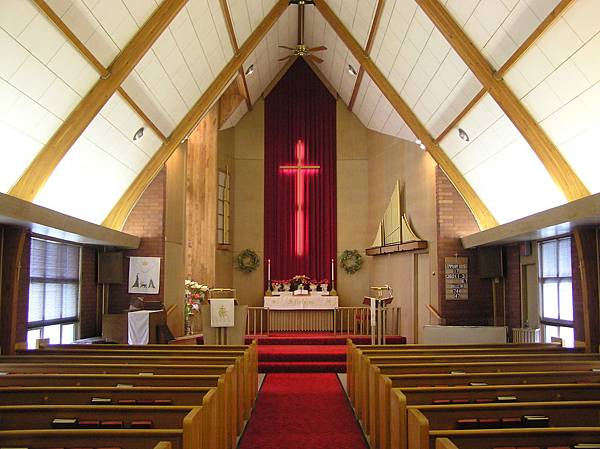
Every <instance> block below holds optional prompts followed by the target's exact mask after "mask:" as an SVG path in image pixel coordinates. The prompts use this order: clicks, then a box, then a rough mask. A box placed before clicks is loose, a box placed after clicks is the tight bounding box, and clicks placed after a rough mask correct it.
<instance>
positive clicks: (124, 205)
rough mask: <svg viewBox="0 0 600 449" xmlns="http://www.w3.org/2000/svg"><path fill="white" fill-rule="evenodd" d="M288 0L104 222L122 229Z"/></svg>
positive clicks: (254, 35)
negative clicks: (175, 152) (137, 202)
mask: <svg viewBox="0 0 600 449" xmlns="http://www.w3.org/2000/svg"><path fill="white" fill-rule="evenodd" d="M287 6H288V3H287V1H286V0H278V1H277V3H275V5H274V6H273V8H272V9H271V11H270V12H269V13H268V14H267V15H266V16H265V18H264V19H263V21H262V22H261V23H260V24H259V25H258V27H257V28H256V29H255V30H254V31H253V32H252V34H251V35H250V36H249V37H248V39H246V42H244V44H243V45H242V46H241V47H240V51H239V52H238V53H236V54H235V55H234V56H233V58H232V59H231V61H229V62H228V63H227V65H226V66H225V67H224V68H223V69H222V70H221V73H219V75H218V76H217V78H216V79H215V80H214V81H213V82H212V83H211V85H210V86H209V87H208V88H207V89H206V91H205V92H204V93H203V94H202V96H201V97H200V99H198V101H197V102H196V103H195V104H194V106H193V107H192V108H191V109H190V110H189V111H188V113H187V114H186V115H185V117H184V118H183V119H182V120H181V122H179V124H178V125H177V126H176V127H175V129H174V130H173V132H172V133H171V135H170V136H169V137H168V138H167V140H166V141H165V143H163V145H162V146H161V147H160V148H159V150H158V151H157V152H156V154H155V155H154V156H153V157H152V159H150V161H149V162H148V164H146V167H144V169H143V170H142V171H141V172H140V173H139V174H138V176H137V177H136V178H135V180H134V181H133V183H132V184H131V185H130V186H129V188H128V189H127V191H126V192H125V193H124V194H123V196H122V197H121V199H120V200H119V201H118V202H117V204H115V206H114V207H113V208H112V210H111V211H110V213H109V214H108V216H107V217H106V218H105V220H104V221H103V223H102V224H103V225H104V226H107V227H109V228H113V229H121V228H122V227H123V224H124V223H125V220H126V219H127V216H128V215H129V211H130V210H131V208H132V207H133V206H134V205H135V203H136V201H137V200H138V198H139V197H140V196H141V194H142V193H143V192H144V190H145V189H146V187H147V186H148V185H149V184H150V183H151V182H152V180H153V179H154V177H155V176H156V174H157V173H158V172H159V171H160V170H161V168H162V167H163V166H164V164H165V162H166V161H167V160H168V159H169V157H170V156H171V154H172V153H173V151H175V149H176V148H177V146H178V145H179V144H180V143H181V141H183V140H184V139H185V138H186V137H187V136H188V135H189V134H190V133H191V132H192V131H193V130H194V128H195V127H196V125H197V124H198V122H199V121H200V120H201V119H202V117H204V115H205V114H206V113H207V112H208V111H209V110H210V108H211V107H212V106H213V105H214V104H215V102H216V101H217V100H218V99H219V97H220V96H221V94H222V93H223V91H224V90H225V89H226V88H227V85H228V83H229V82H230V81H231V79H232V78H233V77H234V76H235V74H236V73H238V70H239V68H240V67H241V66H242V64H243V63H244V61H245V60H246V58H248V56H249V55H250V54H251V53H252V52H253V51H254V49H255V48H256V46H257V45H258V44H259V43H260V41H261V40H262V38H263V37H264V36H265V35H266V34H267V32H268V31H269V30H270V29H271V27H272V26H273V25H274V24H275V22H276V21H277V19H279V17H280V16H281V15H282V14H283V12H284V11H285V9H286V8H287Z"/></svg>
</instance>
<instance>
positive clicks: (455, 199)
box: [436, 167, 493, 325]
mask: <svg viewBox="0 0 600 449" xmlns="http://www.w3.org/2000/svg"><path fill="white" fill-rule="evenodd" d="M436 197H437V201H436V204H437V205H436V209H437V238H438V254H437V258H438V273H439V276H438V283H439V284H438V288H439V292H440V299H439V301H440V311H441V313H442V316H443V317H444V318H445V319H446V324H448V325H487V324H490V323H491V321H492V313H493V312H492V290H491V282H490V281H489V280H488V279H479V273H478V267H477V257H476V256H477V253H476V252H475V251H473V250H464V249H463V248H462V245H461V243H460V237H463V236H465V235H468V234H472V233H474V232H478V231H479V227H478V226H477V222H476V221H475V218H474V217H473V214H472V213H471V211H470V210H469V208H468V207H467V205H466V204H465V201H464V200H463V198H462V197H461V196H460V194H459V193H458V192H457V190H456V189H455V188H454V186H453V185H452V183H451V182H450V180H449V179H448V178H447V177H446V175H445V174H444V172H443V171H442V170H441V169H440V168H439V167H437V169H436ZM453 256H459V257H468V260H469V278H468V281H469V299H468V300H467V301H454V300H452V301H447V300H446V299H445V285H444V258H445V257H453Z"/></svg>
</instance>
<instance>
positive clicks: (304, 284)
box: [271, 274, 329, 292]
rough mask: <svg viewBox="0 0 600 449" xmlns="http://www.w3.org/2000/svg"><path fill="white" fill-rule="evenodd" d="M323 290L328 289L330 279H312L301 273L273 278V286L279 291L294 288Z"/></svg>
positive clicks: (274, 289)
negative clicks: (282, 277) (285, 277)
mask: <svg viewBox="0 0 600 449" xmlns="http://www.w3.org/2000/svg"><path fill="white" fill-rule="evenodd" d="M319 287H320V289H321V291H323V292H324V291H327V289H328V287H329V279H321V280H316V279H311V278H310V277H308V276H306V275H304V274H300V275H297V276H294V277H293V278H291V279H271V288H272V291H274V292H279V291H294V290H300V289H304V290H308V289H309V288H310V290H311V291H316V290H317V288H319Z"/></svg>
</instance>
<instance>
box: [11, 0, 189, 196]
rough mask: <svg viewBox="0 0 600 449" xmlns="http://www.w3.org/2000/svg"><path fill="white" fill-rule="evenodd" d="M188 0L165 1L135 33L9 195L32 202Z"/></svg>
mask: <svg viewBox="0 0 600 449" xmlns="http://www.w3.org/2000/svg"><path fill="white" fill-rule="evenodd" d="M186 2H187V0H165V1H164V2H163V3H161V5H160V6H159V7H158V8H157V9H156V11H154V13H153V14H152V16H151V17H150V18H149V19H148V20H147V21H146V23H144V25H143V26H142V27H141V28H140V29H139V30H138V32H137V33H136V35H135V36H134V37H133V38H132V39H131V40H130V41H129V43H128V44H127V45H126V46H125V48H123V50H122V51H121V53H119V55H118V56H117V57H116V58H115V60H114V61H113V62H112V64H111V66H110V67H109V71H110V76H109V77H108V78H105V79H102V78H101V79H99V80H98V81H97V82H96V84H95V85H94V87H92V89H91V90H90V91H89V93H88V94H87V95H86V96H85V97H84V98H83V99H82V100H81V101H80V102H79V104H78V105H77V106H76V107H75V109H74V110H73V111H72V112H71V114H69V116H68V117H67V119H66V120H65V121H64V122H63V123H62V125H61V126H60V127H59V128H58V130H57V131H56V132H55V133H54V135H53V136H52V137H51V138H50V140H49V141H48V142H47V143H46V145H45V146H44V148H42V150H41V151H40V152H39V153H38V155H37V156H36V157H35V158H34V160H33V161H32V162H31V164H30V165H29V167H27V170H26V171H25V173H23V174H22V175H21V177H20V178H19V180H18V181H17V182H16V184H15V185H14V186H13V187H12V188H11V189H10V191H9V192H8V193H9V194H10V195H13V196H16V197H18V198H21V199H24V200H27V201H33V200H34V199H35V197H36V196H37V194H38V192H39V191H40V190H41V189H42V187H43V186H44V184H45V183H46V181H47V180H48V178H50V175H52V172H53V171H54V169H55V168H56V166H57V165H58V164H59V163H60V161H61V160H62V158H63V157H64V156H65V154H67V152H68V151H69V149H70V148H71V147H72V146H73V144H74V143H75V142H76V141H77V139H78V138H79V137H80V136H81V135H82V134H83V132H84V131H85V129H86V128H87V127H88V125H89V124H90V123H91V122H92V120H93V119H94V117H96V115H97V114H98V113H99V112H100V110H101V109H102V107H103V106H104V105H105V104H106V102H107V101H108V100H109V99H110V97H111V96H112V95H113V94H114V93H115V92H116V91H117V89H118V88H119V87H120V85H121V84H122V83H123V81H124V80H125V78H127V76H128V75H129V74H130V73H131V71H132V70H133V69H134V67H135V66H136V64H137V63H138V62H139V61H140V60H141V59H142V57H143V56H144V55H145V54H146V52H147V51H148V50H149V49H150V47H152V45H153V44H154V42H156V39H158V37H159V36H160V35H161V34H162V32H163V31H164V30H165V29H166V28H167V27H168V26H169V24H170V23H171V21H172V20H173V18H174V17H175V16H176V15H177V14H178V13H179V11H181V9H182V8H183V7H184V6H185V4H186Z"/></svg>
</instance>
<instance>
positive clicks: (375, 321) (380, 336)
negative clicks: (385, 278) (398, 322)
mask: <svg viewBox="0 0 600 449" xmlns="http://www.w3.org/2000/svg"><path fill="white" fill-rule="evenodd" d="M370 289H371V290H373V291H375V292H376V296H365V297H364V300H363V304H365V305H369V306H371V344H372V345H384V344H385V337H386V334H387V331H386V329H387V326H386V323H387V305H388V304H389V303H391V302H392V301H393V299H394V296H393V295H392V288H391V287H390V286H389V285H384V286H383V287H370Z"/></svg>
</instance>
